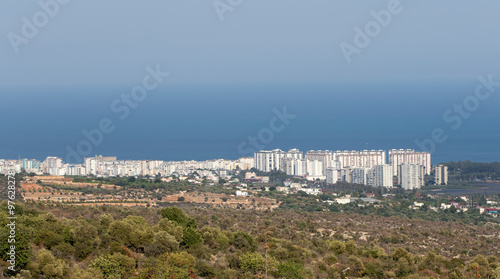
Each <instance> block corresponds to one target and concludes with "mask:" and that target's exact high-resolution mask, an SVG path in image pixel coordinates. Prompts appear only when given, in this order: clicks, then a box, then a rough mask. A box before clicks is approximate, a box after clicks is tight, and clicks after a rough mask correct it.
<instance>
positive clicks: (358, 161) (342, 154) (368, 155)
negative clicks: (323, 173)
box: [333, 150, 386, 169]
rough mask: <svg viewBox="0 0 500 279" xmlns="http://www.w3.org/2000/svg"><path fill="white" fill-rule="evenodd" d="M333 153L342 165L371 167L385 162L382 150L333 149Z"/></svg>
mask: <svg viewBox="0 0 500 279" xmlns="http://www.w3.org/2000/svg"><path fill="white" fill-rule="evenodd" d="M333 155H334V159H335V160H336V161H339V162H340V163H341V165H342V167H351V168H369V169H371V168H373V167H375V166H377V165H383V164H386V158H385V151H384V150H363V151H347V150H346V151H335V152H334V154H333Z"/></svg>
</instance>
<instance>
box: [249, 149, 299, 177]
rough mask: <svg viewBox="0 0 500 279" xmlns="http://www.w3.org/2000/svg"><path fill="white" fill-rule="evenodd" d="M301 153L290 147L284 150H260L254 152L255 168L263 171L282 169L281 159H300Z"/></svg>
mask: <svg viewBox="0 0 500 279" xmlns="http://www.w3.org/2000/svg"><path fill="white" fill-rule="evenodd" d="M302 157H303V154H302V152H300V151H299V150H298V149H290V150H289V151H288V152H285V151H283V150H281V149H274V150H271V151H266V150H261V151H257V152H255V155H254V159H255V168H256V169H258V170H260V171H263V172H271V171H276V170H284V167H283V166H282V162H283V159H285V158H290V159H297V160H300V159H302Z"/></svg>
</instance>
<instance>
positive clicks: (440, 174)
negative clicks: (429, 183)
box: [435, 165, 448, 185]
mask: <svg viewBox="0 0 500 279" xmlns="http://www.w3.org/2000/svg"><path fill="white" fill-rule="evenodd" d="M435 181H436V185H448V166H444V165H439V166H436V172H435Z"/></svg>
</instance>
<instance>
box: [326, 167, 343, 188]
mask: <svg viewBox="0 0 500 279" xmlns="http://www.w3.org/2000/svg"><path fill="white" fill-rule="evenodd" d="M325 175H326V183H327V184H335V183H337V182H338V181H339V179H340V177H339V169H337V168H327V169H326V174H325Z"/></svg>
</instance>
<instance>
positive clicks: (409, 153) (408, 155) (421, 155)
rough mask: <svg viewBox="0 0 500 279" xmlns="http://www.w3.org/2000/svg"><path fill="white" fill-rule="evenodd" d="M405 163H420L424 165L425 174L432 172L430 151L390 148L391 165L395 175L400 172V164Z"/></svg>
mask: <svg viewBox="0 0 500 279" xmlns="http://www.w3.org/2000/svg"><path fill="white" fill-rule="evenodd" d="M403 164H418V165H422V166H424V172H425V174H427V175H429V174H430V173H431V154H430V153H429V152H415V150H413V149H392V150H389V165H391V166H392V171H393V172H394V174H395V175H398V174H399V166H401V165H403Z"/></svg>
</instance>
